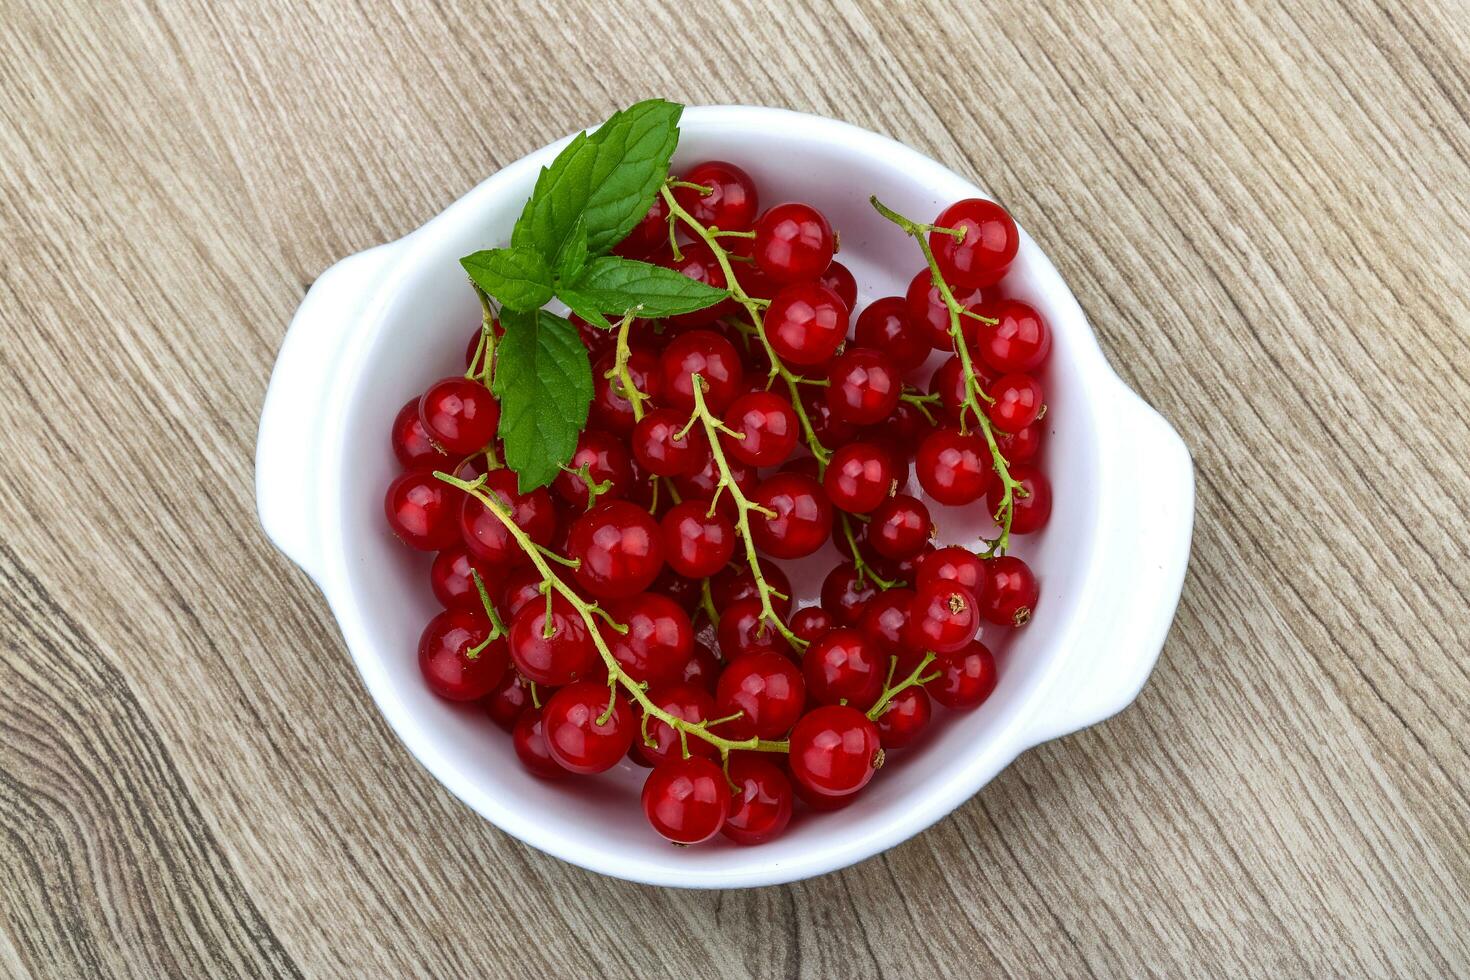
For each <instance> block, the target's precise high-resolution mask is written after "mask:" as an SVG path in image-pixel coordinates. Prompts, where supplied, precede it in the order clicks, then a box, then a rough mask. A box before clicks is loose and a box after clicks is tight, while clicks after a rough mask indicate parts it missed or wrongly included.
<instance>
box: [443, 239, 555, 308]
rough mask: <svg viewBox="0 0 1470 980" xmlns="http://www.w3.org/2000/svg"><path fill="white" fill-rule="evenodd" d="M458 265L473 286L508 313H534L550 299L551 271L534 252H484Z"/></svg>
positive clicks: (524, 249) (525, 249)
mask: <svg viewBox="0 0 1470 980" xmlns="http://www.w3.org/2000/svg"><path fill="white" fill-rule="evenodd" d="M459 264H460V265H462V266H464V271H466V272H468V273H469V274H470V278H471V279H473V280H474V281H475V285H477V286H479V287H480V288H481V289H483V290H485V292H487V293H489V294H490V295H491V296H494V297H495V298H496V299H498V300H499V301H500V302H501V303H502V304H504V305H505V306H508V307H510V308H511V309H512V310H534V309H536V308H537V307H540V306H543V305H545V304H546V303H547V302H548V301H550V299H551V269H550V268H549V267H548V266H547V264H546V260H545V259H544V258H542V257H541V253H539V252H537V251H536V250H535V249H532V248H491V249H485V250H484V251H480V252H475V253H474V254H473V255H466V256H465V257H464V258H462V259H460V260H459Z"/></svg>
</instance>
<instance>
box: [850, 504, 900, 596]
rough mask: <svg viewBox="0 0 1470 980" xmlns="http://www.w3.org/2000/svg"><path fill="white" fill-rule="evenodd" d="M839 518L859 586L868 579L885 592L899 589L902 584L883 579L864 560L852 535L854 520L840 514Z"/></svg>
mask: <svg viewBox="0 0 1470 980" xmlns="http://www.w3.org/2000/svg"><path fill="white" fill-rule="evenodd" d="M838 518H839V519H840V520H841V521H842V536H843V537H844V538H846V539H847V550H848V551H849V552H850V553H851V554H852V564H853V568H854V569H856V571H857V582H858V585H862V584H863V579H864V578H867V579H868V581H870V582H872V583H873V584H874V585H876V586H877V587H878V588H879V589H881V590H883V591H884V592H887V591H888V590H889V589H892V588H897V587H898V585H899V584H900V583H898V582H895V581H893V580H892V579H886V578H884V577H882V576H881V575H879V574H878V573H877V572H875V571H873V570H872V569H871V568H869V567H868V563H867V562H866V561H864V560H863V553H862V552H861V551H859V550H858V544H857V537H856V535H854V534H853V533H852V519H851V518H850V517H848V515H847V514H846V513H842V514H839V515H838Z"/></svg>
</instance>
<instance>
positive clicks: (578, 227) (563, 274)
mask: <svg viewBox="0 0 1470 980" xmlns="http://www.w3.org/2000/svg"><path fill="white" fill-rule="evenodd" d="M588 258H589V256H588V254H587V216H586V215H585V214H582V215H578V216H577V220H576V221H574V222H573V223H572V227H571V230H569V231H568V232H567V237H566V238H565V239H563V241H562V243H561V249H560V250H559V251H557V253H556V261H555V262H553V263H552V267H553V268H555V270H556V278H557V279H558V280H559V281H561V282H573V281H575V280H576V278H577V277H578V276H580V275H581V274H582V269H583V267H584V266H586V265H587V259H588Z"/></svg>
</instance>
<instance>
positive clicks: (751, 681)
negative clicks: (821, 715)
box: [715, 650, 806, 739]
mask: <svg viewBox="0 0 1470 980" xmlns="http://www.w3.org/2000/svg"><path fill="white" fill-rule="evenodd" d="M805 705H806V683H805V681H804V680H803V679H802V676H801V671H800V670H798V669H797V667H796V664H794V663H792V662H791V660H790V659H788V658H787V657H784V656H782V655H781V654H779V653H774V652H771V651H769V650H765V651H760V652H757V653H747V654H745V655H744V656H740V657H736V658H735V659H734V660H732V661H731V662H730V664H729V665H728V666H727V667H726V668H725V670H724V672H723V673H721V674H720V680H719V683H717V684H716V685H715V711H716V712H717V713H718V714H719V716H720V717H725V716H726V715H733V714H735V713H736V712H740V717H739V718H736V719H734V720H733V721H730V722H727V723H726V724H727V725H728V728H729V737H730V738H734V739H746V738H750V737H752V736H754V737H757V738H780V737H781V736H782V735H785V734H786V732H787V731H788V730H790V728H791V726H792V724H793V723H795V721H796V719H797V718H798V717H800V716H801V709H802V708H803V707H805Z"/></svg>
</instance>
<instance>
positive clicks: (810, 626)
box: [790, 606, 837, 643]
mask: <svg viewBox="0 0 1470 980" xmlns="http://www.w3.org/2000/svg"><path fill="white" fill-rule="evenodd" d="M836 625H837V618H836V617H835V616H833V615H832V614H831V613H830V612H828V611H827V610H825V609H823V608H822V607H821V606H807V607H806V608H804V609H798V610H797V611H796V612H795V613H793V614H792V615H791V623H790V626H791V632H793V633H795V634H796V635H797V636H799V637H801V638H802V639H803V640H806V641H807V642H808V643H810V642H811V641H812V640H815V639H816V638H817V637H819V636H821V635H822V634H823V633H825V632H827V631H828V630H829V629H832V628H833V627H834V626H836Z"/></svg>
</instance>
